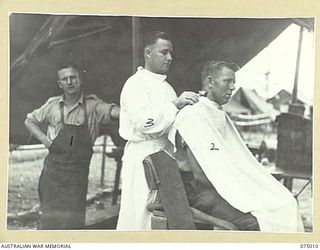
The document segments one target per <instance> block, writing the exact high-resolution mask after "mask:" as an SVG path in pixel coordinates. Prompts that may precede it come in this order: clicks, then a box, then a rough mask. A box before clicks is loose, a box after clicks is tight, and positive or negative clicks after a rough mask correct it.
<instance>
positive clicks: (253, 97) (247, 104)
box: [223, 87, 279, 126]
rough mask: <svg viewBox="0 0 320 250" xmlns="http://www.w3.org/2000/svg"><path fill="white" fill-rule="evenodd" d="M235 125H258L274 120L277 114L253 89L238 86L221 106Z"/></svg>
mask: <svg viewBox="0 0 320 250" xmlns="http://www.w3.org/2000/svg"><path fill="white" fill-rule="evenodd" d="M223 108H224V110H226V111H227V112H228V113H229V114H230V116H231V118H232V119H233V120H234V122H235V124H236V125H243V126H244V125H247V126H249V125H259V124H264V123H269V122H272V121H274V120H275V118H276V116H277V115H278V114H279V112H278V111H277V110H275V109H274V108H273V106H272V105H271V104H269V103H267V102H266V101H265V100H264V99H263V98H262V97H261V96H259V95H258V93H257V92H256V91H255V90H254V89H247V88H242V87H241V88H239V89H238V90H237V92H236V93H235V94H234V95H233V96H232V97H231V99H230V101H229V102H228V103H227V104H225V105H224V106H223Z"/></svg>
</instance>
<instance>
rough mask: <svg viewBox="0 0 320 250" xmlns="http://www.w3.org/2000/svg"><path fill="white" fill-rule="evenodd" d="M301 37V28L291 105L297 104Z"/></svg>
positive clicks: (301, 28)
mask: <svg viewBox="0 0 320 250" xmlns="http://www.w3.org/2000/svg"><path fill="white" fill-rule="evenodd" d="M302 37H303V27H302V26H301V27H300V34H299V44H298V52H297V61H296V72H295V76H294V86H293V91H292V103H297V102H298V97H297V96H298V80H299V67H300V55H301V45H302Z"/></svg>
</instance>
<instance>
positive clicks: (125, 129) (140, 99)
mask: <svg viewBox="0 0 320 250" xmlns="http://www.w3.org/2000/svg"><path fill="white" fill-rule="evenodd" d="M176 98H177V95H176V93H175V91H174V90H173V88H172V87H171V86H170V85H169V84H168V82H166V76H165V75H160V74H155V73H152V72H150V71H148V70H146V69H143V68H142V67H139V68H138V71H137V72H136V73H135V74H134V75H133V76H131V77H130V78H129V79H128V80H127V81H126V83H125V85H124V87H123V89H122V92H121V96H120V106H121V110H120V128H119V133H120V136H121V137H122V138H124V139H125V140H128V142H127V144H126V146H125V149H124V155H123V158H122V160H123V167H122V175H121V176H122V191H121V205H120V213H119V219H118V224H117V230H148V229H151V213H150V212H148V210H147V209H146V205H147V202H148V200H152V199H154V198H155V193H150V192H149V189H148V186H147V182H146V180H145V175H144V169H143V165H142V161H143V159H144V158H145V157H146V156H148V155H150V154H152V153H155V152H158V151H160V150H163V149H164V148H165V147H167V146H168V145H169V144H170V143H169V141H168V139H167V134H168V130H169V128H170V126H171V125H172V124H173V122H174V119H175V116H176V114H177V112H178V109H177V108H176V106H175V105H174V104H173V101H174V100H175V99H176Z"/></svg>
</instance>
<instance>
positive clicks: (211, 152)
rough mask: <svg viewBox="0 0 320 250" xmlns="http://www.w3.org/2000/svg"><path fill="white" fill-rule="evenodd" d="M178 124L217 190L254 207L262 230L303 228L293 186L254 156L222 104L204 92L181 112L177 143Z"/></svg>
mask: <svg viewBox="0 0 320 250" xmlns="http://www.w3.org/2000/svg"><path fill="white" fill-rule="evenodd" d="M176 130H178V131H179V133H180V134H181V136H182V138H183V139H184V140H185V141H186V143H187V144H188V146H189V148H190V150H191V151H192V153H193V154H194V156H195V158H196V159H197V161H198V163H199V164H200V166H201V168H202V169H203V171H204V172H205V174H206V176H207V177H208V179H209V180H210V181H211V183H212V184H213V185H214V187H215V188H216V190H217V192H218V193H219V194H220V195H221V196H222V197H223V198H224V199H225V200H227V201H228V202H229V203H230V204H231V205H232V206H234V207H235V208H237V209H239V210H240V211H242V212H244V213H247V212H251V213H252V215H254V216H255V217H256V218H257V220H258V223H259V226H260V230H261V231H265V232H299V231H303V224H302V220H301V216H300V214H299V210H298V206H297V202H296V200H295V199H294V197H293V196H292V194H291V193H290V191H289V190H288V189H287V188H285V187H284V186H283V185H282V184H281V183H280V182H279V181H277V180H276V179H275V178H274V177H273V176H272V175H271V174H270V173H269V172H267V171H266V170H265V169H264V168H263V167H262V166H261V165H260V163H259V162H258V161H257V160H256V159H255V158H254V156H253V155H252V154H251V152H250V151H249V150H248V148H247V146H246V145H245V144H244V142H243V140H242V139H241V137H240V135H239V133H238V132H237V130H236V128H235V127H234V125H233V123H232V121H231V120H230V118H229V117H228V115H227V114H226V113H225V112H224V111H223V110H221V109H219V105H218V104H216V103H214V102H212V101H210V100H209V99H208V98H205V97H200V100H199V102H198V103H197V104H195V105H193V106H186V107H185V108H183V109H182V110H181V111H180V112H179V113H178V115H177V117H176V120H175V123H174V125H173V129H172V130H171V131H170V134H169V139H170V141H172V142H173V143H174V135H175V131H176Z"/></svg>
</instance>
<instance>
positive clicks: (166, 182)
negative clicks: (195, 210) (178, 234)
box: [143, 150, 196, 230]
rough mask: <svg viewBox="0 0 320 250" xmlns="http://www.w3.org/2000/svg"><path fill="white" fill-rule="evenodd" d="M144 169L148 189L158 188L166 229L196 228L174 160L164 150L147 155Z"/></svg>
mask: <svg viewBox="0 0 320 250" xmlns="http://www.w3.org/2000/svg"><path fill="white" fill-rule="evenodd" d="M143 165H144V170H145V175H146V179H147V183H148V187H149V189H150V190H158V193H159V196H160V200H161V203H162V204H163V207H164V213H165V215H166V217H167V223H168V229H175V230H194V229H196V227H195V224H194V220H193V217H192V212H191V209H190V206H189V203H188V198H187V195H186V192H185V189H184V184H183V181H182V178H181V175H180V172H179V168H178V165H177V162H176V160H175V159H174V158H173V157H172V156H171V155H170V154H169V153H168V152H167V151H165V150H163V151H160V152H157V153H154V154H152V155H149V156H147V157H146V158H145V159H144V161H143Z"/></svg>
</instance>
